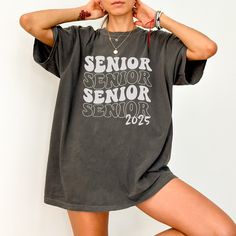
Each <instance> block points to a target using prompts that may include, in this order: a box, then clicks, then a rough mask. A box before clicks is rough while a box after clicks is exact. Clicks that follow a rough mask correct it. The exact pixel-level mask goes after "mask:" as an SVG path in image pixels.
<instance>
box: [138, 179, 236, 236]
mask: <svg viewBox="0 0 236 236" xmlns="http://www.w3.org/2000/svg"><path fill="white" fill-rule="evenodd" d="M136 206H137V207H138V208H139V209H140V210H142V211H143V212H144V213H146V214H147V215H149V216H151V217H152V218H154V219H156V220H158V221H160V222H162V223H164V224H167V225H169V226H171V227H173V228H174V229H175V230H178V231H179V232H180V233H183V234H186V235H190V236H203V235H207V236H236V225H235V223H234V221H233V220H232V219H231V218H230V217H229V216H228V215H227V214H226V213H225V212H224V211H223V210H222V209H221V208H220V207H218V206H217V205H216V204H215V203H213V202H212V201H211V200H209V199H208V198H207V197H205V196H204V195H203V194H201V193H200V192H199V191H198V190H196V189H194V188H193V187H191V186H190V185H188V184H187V183H185V182H184V181H183V180H181V179H180V178H174V179H172V180H170V181H169V182H168V183H167V184H166V185H165V186H164V187H163V188H162V189H161V190H160V191H159V192H157V193H156V194H155V195H153V196H152V197H150V198H149V199H147V200H145V201H143V202H141V203H139V204H137V205H136ZM160 235H163V236H164V235H165V234H160ZM166 235H168V234H166Z"/></svg>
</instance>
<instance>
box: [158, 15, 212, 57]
mask: <svg viewBox="0 0 236 236" xmlns="http://www.w3.org/2000/svg"><path fill="white" fill-rule="evenodd" d="M160 22H161V26H162V27H164V28H165V29H167V30H169V31H170V32H172V33H174V34H175V35H176V36H177V37H178V38H179V39H180V40H181V41H182V42H183V43H184V44H185V45H186V47H187V52H186V57H187V58H188V59H189V60H201V59H208V58H209V57H211V56H213V55H214V54H215V53H216V52H217V44H216V43H215V42H214V41H213V40H211V39H210V38H209V37H207V36H206V35H205V34H203V33H201V32H199V31H198V30H196V29H193V28H191V27H189V26H187V25H184V24H182V23H180V22H177V21H175V20H174V19H172V18H170V17H168V16H167V15H166V14H164V13H163V14H162V15H161V17H160Z"/></svg>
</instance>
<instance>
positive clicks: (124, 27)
mask: <svg viewBox="0 0 236 236" xmlns="http://www.w3.org/2000/svg"><path fill="white" fill-rule="evenodd" d="M135 28H136V25H135V24H134V21H133V17H130V15H122V16H113V15H109V18H108V22H107V26H106V29H107V30H108V31H110V32H125V31H131V30H133V29H135Z"/></svg>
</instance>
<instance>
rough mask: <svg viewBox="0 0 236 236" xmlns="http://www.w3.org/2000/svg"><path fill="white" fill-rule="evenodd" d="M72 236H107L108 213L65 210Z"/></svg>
mask: <svg viewBox="0 0 236 236" xmlns="http://www.w3.org/2000/svg"><path fill="white" fill-rule="evenodd" d="M67 213H68V216H69V219H70V223H71V226H72V230H73V233H74V236H83V235H86V236H108V221H109V212H108V211H104V212H86V211H72V210H67Z"/></svg>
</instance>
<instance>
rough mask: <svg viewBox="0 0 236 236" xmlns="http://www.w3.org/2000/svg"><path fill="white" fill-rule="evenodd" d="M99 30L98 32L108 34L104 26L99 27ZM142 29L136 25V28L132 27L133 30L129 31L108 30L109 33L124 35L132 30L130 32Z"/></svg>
mask: <svg viewBox="0 0 236 236" xmlns="http://www.w3.org/2000/svg"><path fill="white" fill-rule="evenodd" d="M99 30H100V32H101V33H102V34H105V35H108V31H107V29H106V28H105V27H104V28H100V29H99ZM141 30H142V29H141V28H140V27H138V26H136V28H135V29H133V30H129V31H114V32H113V31H109V34H110V35H119V34H123V35H126V34H129V33H130V32H132V31H133V32H132V34H133V33H136V32H139V31H141Z"/></svg>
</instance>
